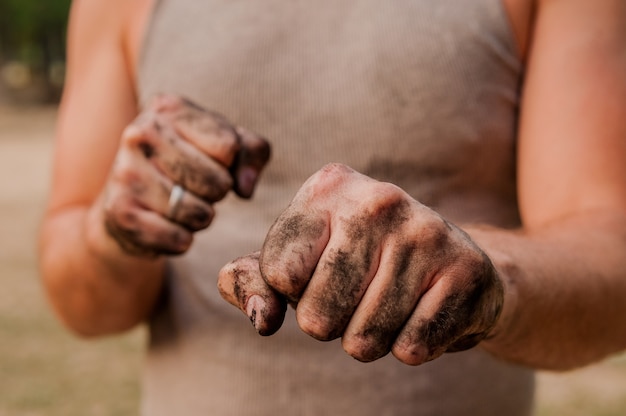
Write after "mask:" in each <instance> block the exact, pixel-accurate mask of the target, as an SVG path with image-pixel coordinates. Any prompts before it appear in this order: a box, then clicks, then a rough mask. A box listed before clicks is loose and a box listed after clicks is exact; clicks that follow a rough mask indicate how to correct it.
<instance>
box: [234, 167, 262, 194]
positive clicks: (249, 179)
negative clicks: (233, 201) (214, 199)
mask: <svg viewBox="0 0 626 416" xmlns="http://www.w3.org/2000/svg"><path fill="white" fill-rule="evenodd" d="M257 176H258V174H257V172H256V170H255V169H252V168H250V167H243V168H241V169H240V170H239V172H238V175H237V186H238V187H239V191H240V192H241V194H243V195H246V196H249V195H252V192H253V190H254V184H255V183H256V179H257Z"/></svg>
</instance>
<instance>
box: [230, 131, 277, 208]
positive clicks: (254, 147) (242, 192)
mask: <svg viewBox="0 0 626 416" xmlns="http://www.w3.org/2000/svg"><path fill="white" fill-rule="evenodd" d="M236 131H237V134H238V135H239V137H240V138H241V149H240V150H239V152H238V153H237V157H236V158H235V160H234V162H233V164H232V165H231V167H230V171H231V174H232V176H233V178H234V181H235V183H234V190H235V193H237V195H239V196H241V197H242V198H250V197H251V196H252V194H253V192H254V187H255V185H256V182H257V180H258V178H259V175H260V174H261V171H262V170H263V168H264V167H265V165H266V164H267V162H268V161H269V159H270V145H269V143H268V142H267V140H265V139H264V138H262V137H261V136H259V135H257V134H255V133H253V132H251V131H249V130H246V129H244V128H243V127H237V129H236Z"/></svg>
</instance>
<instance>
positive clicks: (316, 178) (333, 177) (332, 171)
mask: <svg viewBox="0 0 626 416" xmlns="http://www.w3.org/2000/svg"><path fill="white" fill-rule="evenodd" d="M354 173H356V172H355V171H354V170H352V169H351V168H349V167H348V166H346V165H343V164H341V163H329V164H327V165H325V166H324V167H322V168H321V169H320V170H318V171H317V172H315V173H314V174H313V176H311V178H310V179H309V185H310V186H311V187H312V188H313V191H314V192H315V193H326V192H329V191H332V190H333V189H336V188H338V187H340V186H341V185H342V184H343V183H344V182H346V181H347V180H348V178H349V176H351V175H352V174H354Z"/></svg>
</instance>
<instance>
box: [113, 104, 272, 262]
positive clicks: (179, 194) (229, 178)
mask: <svg viewBox="0 0 626 416" xmlns="http://www.w3.org/2000/svg"><path fill="white" fill-rule="evenodd" d="M269 155H270V148H269V144H268V143H267V142H266V141H265V140H264V139H262V138H261V137H259V136H257V135H256V134H254V133H252V132H250V131H247V130H245V129H243V128H241V127H235V126H233V125H231V124H230V123H229V122H228V121H227V120H226V119H225V118H224V117H222V116H220V115H219V114H216V113H212V112H209V111H207V110H204V109H203V108H201V107H199V106H197V105H195V104H193V103H191V102H189V101H188V100H186V99H184V98H181V97H177V96H171V95H162V96H158V97H156V98H155V99H154V100H153V102H152V103H151V104H150V105H149V106H148V108H147V109H146V110H145V111H144V112H142V113H141V114H140V115H139V116H138V117H137V119H136V120H135V121H134V122H133V123H132V124H131V125H130V126H128V127H127V128H126V130H125V131H124V133H123V136H122V139H121V143H120V148H119V150H118V153H117V156H116V159H115V162H114V165H113V167H112V171H111V174H110V175H109V179H108V183H107V184H106V187H105V192H104V194H103V198H102V199H101V201H102V202H101V205H102V209H103V211H104V215H103V216H104V221H105V227H106V230H107V232H108V233H109V235H110V236H112V237H113V238H114V239H115V240H116V241H117V243H118V244H119V246H120V247H121V248H122V249H123V250H124V251H125V252H127V253H129V254H132V255H139V256H155V255H159V254H179V253H182V252H184V251H186V250H187V249H188V248H189V246H190V244H191V241H192V239H193V232H195V231H198V230H201V229H203V228H206V227H207V226H208V225H209V224H210V222H211V220H212V219H213V216H214V210H213V203H215V202H217V201H219V200H221V199H222V198H224V196H225V195H226V194H227V193H228V191H229V190H231V189H233V190H234V191H235V192H236V193H237V194H238V195H239V196H241V197H244V198H248V197H250V196H251V195H252V193H253V190H254V187H255V184H256V181H257V179H258V177H259V174H260V173H261V170H262V169H263V167H264V166H265V164H266V162H267V161H268V159H269Z"/></svg>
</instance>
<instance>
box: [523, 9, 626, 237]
mask: <svg viewBox="0 0 626 416" xmlns="http://www.w3.org/2000/svg"><path fill="white" fill-rule="evenodd" d="M518 179H519V196H520V210H521V214H522V219H523V221H524V223H525V225H526V226H527V227H531V228H532V227H535V226H541V225H542V224H545V223H547V222H550V221H551V220H554V219H558V218H560V217H564V216H567V215H572V214H575V213H577V212H582V211H588V210H594V209H611V210H620V211H622V212H626V2H624V1H623V0H598V1H594V2H590V1H587V0H541V1H539V7H538V13H537V16H536V21H535V26H534V33H533V41H532V43H531V47H530V51H529V61H528V72H527V76H526V80H525V85H524V89H523V96H522V109H521V117H520V134H519V152H518Z"/></svg>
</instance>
